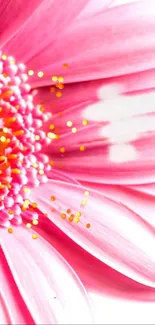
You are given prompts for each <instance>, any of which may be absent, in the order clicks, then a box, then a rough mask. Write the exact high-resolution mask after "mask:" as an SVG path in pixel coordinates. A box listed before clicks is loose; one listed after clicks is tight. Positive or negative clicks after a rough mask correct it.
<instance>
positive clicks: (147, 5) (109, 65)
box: [28, 0, 155, 86]
mask: <svg viewBox="0 0 155 325" xmlns="http://www.w3.org/2000/svg"><path fill="white" fill-rule="evenodd" d="M154 28H155V2H154V0H148V1H138V2H135V3H130V4H127V5H122V6H116V7H113V8H110V9H108V10H102V11H101V13H100V14H98V15H95V16H94V17H92V18H91V19H86V20H82V22H81V20H79V21H75V24H74V25H72V26H71V28H68V29H66V30H64V33H63V34H62V35H60V37H59V38H57V39H56V41H55V43H54V44H53V43H52V44H51V45H50V44H49V43H48V45H47V47H46V48H44V51H42V52H39V53H38V54H37V53H36V54H37V55H36V57H33V58H30V61H29V62H28V63H29V67H30V68H34V69H36V68H37V66H38V62H40V69H43V71H44V73H45V77H44V78H42V79H40V81H39V83H38V79H37V78H36V77H34V79H32V84H33V86H35V85H38V84H40V85H49V84H50V83H51V82H50V78H51V73H52V74H53V75H56V76H59V75H62V74H63V76H64V78H65V82H66V83H68V82H73V81H74V82H75V81H85V80H93V79H101V78H109V77H116V76H119V75H121V76H123V75H125V74H133V73H137V72H140V71H146V70H149V69H154V58H155V55H154V53H155V37H154ZM120 49H121V50H120ZM31 57H32V55H31ZM51 58H52V60H51ZM94 62H95V64H94ZM64 63H67V64H68V69H63V68H62V66H63V64H64Z"/></svg>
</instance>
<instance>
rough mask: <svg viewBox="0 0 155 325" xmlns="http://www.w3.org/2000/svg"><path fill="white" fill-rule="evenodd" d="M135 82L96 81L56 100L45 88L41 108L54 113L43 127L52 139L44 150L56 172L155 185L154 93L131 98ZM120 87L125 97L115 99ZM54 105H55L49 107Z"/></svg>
mask: <svg viewBox="0 0 155 325" xmlns="http://www.w3.org/2000/svg"><path fill="white" fill-rule="evenodd" d="M144 79H145V77H144ZM144 79H143V80H144ZM137 80H138V79H136V80H135V81H136V82H135V83H133V84H130V83H128V82H129V79H128V77H127V78H126V77H124V83H116V84H115V85H114V84H110V83H107V84H104V86H103V85H102V81H101V82H100V83H99V82H97V81H96V82H88V83H83V84H81V85H74V86H67V87H65V89H64V93H63V96H62V98H61V99H60V100H58V101H57V100H56V99H55V97H54V96H55V95H54V94H53V93H50V91H49V90H48V88H46V90H44V91H39V92H38V99H39V98H40V100H41V103H43V104H44V106H45V109H47V110H50V111H52V112H53V116H52V119H51V121H50V122H49V124H48V125H47V124H46V125H44V128H45V131H46V132H47V133H48V132H53V136H54V137H55V138H53V141H52V143H51V146H49V148H48V149H47V148H46V150H47V152H48V153H49V155H50V157H51V160H52V161H54V168H59V167H58V166H63V171H64V172H65V173H70V175H71V176H72V177H75V178H77V179H78V180H82V181H84V180H85V181H88V182H89V181H94V182H98V183H107V184H127V185H129V184H131V185H132V184H143V183H149V182H154V181H155V176H154V166H155V160H154V157H155V149H154V148H155V147H154V136H155V110H154V105H153V103H154V99H155V92H154V90H152V91H151V90H150V91H145V92H137V93H135V94H134V95H133V93H131V90H132V91H133V90H136V85H137ZM152 81H153V80H152ZM100 85H101V87H100ZM76 87H77V88H76ZM124 87H125V90H129V89H130V90H129V93H128V94H120V95H117V92H118V91H120V90H121V89H122V90H123V89H124ZM131 87H132V88H131ZM141 87H143V86H142V85H141ZM119 89H120V90H119ZM139 90H140V88H139ZM89 94H90V98H89ZM50 98H51V101H50ZM99 98H100V99H101V100H100V101H99ZM47 101H48V103H49V104H48V105H47ZM52 102H54V103H53V104H54V105H56V107H53V106H52V108H51V107H50V104H51V103H52ZM94 111H95V114H94ZM68 123H69V124H68ZM50 125H52V127H54V130H53V131H50ZM61 148H64V149H63V150H64V151H63V152H61ZM62 153H63V154H62ZM97 158H98V159H97Z"/></svg>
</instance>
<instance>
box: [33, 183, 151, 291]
mask: <svg viewBox="0 0 155 325" xmlns="http://www.w3.org/2000/svg"><path fill="white" fill-rule="evenodd" d="M84 191H85V188H84V187H80V186H78V185H71V184H67V183H66V184H65V183H63V182H56V181H51V182H49V183H48V185H46V186H44V185H43V186H42V187H41V188H39V189H36V190H35V191H34V192H33V195H32V199H33V200H34V201H36V202H38V206H39V209H41V210H42V211H46V213H48V217H49V218H50V219H51V220H52V221H53V222H54V223H55V224H56V225H57V226H58V227H59V228H60V229H61V230H63V231H64V232H65V233H66V234H67V235H68V236H69V237H70V238H71V239H73V240H74V241H75V242H76V243H77V244H78V245H80V246H82V247H83V248H84V249H86V250H87V251H88V252H90V253H91V254H92V255H94V256H95V257H97V258H98V259H100V260H101V261H103V262H104V263H106V264H107V265H109V266H111V267H112V268H114V269H115V270H117V271H119V272H121V273H123V274H124V275H126V276H128V277H130V278H132V279H134V280H136V281H138V282H140V283H143V284H145V285H148V286H151V287H154V286H155V272H154V270H155V258H154V248H153V247H154V244H155V232H154V230H153V229H152V227H150V226H149V225H148V224H147V223H146V222H144V221H143V219H142V218H141V217H140V216H138V215H137V214H135V213H134V211H132V210H129V209H128V208H126V207H125V206H123V205H122V204H119V203H115V202H114V201H112V200H109V199H107V198H106V197H105V196H104V195H102V194H100V193H97V192H95V191H93V190H92V191H91V193H90V198H89V197H88V199H87V201H88V203H87V204H86V205H85V206H84V207H83V208H82V207H81V202H82V200H83V199H84V198H85V197H84ZM51 195H54V196H55V197H56V201H55V204H54V208H55V210H56V212H55V213H54V212H53V214H51V208H52V207H53V205H52V204H51V203H50V197H51ZM68 208H69V209H71V211H72V213H73V214H75V213H76V212H77V211H81V214H82V216H81V218H80V222H79V223H78V224H77V223H75V222H72V223H71V222H68V218H66V219H64V220H62V219H61V217H60V216H61V214H62V213H66V210H67V209H68ZM88 223H90V225H91V227H90V228H89V229H88V228H86V224H88ZM133 234H136V236H133ZM144 238H145V241H144Z"/></svg>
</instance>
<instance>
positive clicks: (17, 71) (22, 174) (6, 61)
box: [0, 54, 51, 226]
mask: <svg viewBox="0 0 155 325" xmlns="http://www.w3.org/2000/svg"><path fill="white" fill-rule="evenodd" d="M0 67H1V76H0V83H1V88H0V123H1V124H0V125H1V128H0V146H1V147H0V167H1V170H0V198H1V201H0V204H1V206H0V208H1V215H0V225H3V226H4V225H9V224H10V223H11V224H12V223H13V224H19V223H21V222H22V217H24V215H25V214H26V216H27V218H28V219H34V218H35V219H36V218H37V217H38V215H37V212H36V211H35V207H33V205H32V204H31V202H30V201H29V200H28V198H29V194H30V192H31V189H32V188H34V187H36V186H39V184H41V183H45V182H47V177H46V172H47V171H49V170H50V165H49V164H48V157H47V156H46V155H43V154H42V153H41V150H42V147H43V146H45V145H47V144H49V143H50V139H49V138H48V137H47V136H46V134H45V132H44V131H42V130H41V127H42V125H43V123H44V122H46V121H47V120H48V119H49V117H50V116H51V114H50V113H45V112H43V111H42V108H41V107H39V106H38V107H35V106H34V103H33V94H30V85H29V84H28V83H27V81H28V76H27V74H26V73H25V66H24V64H18V65H17V64H16V63H15V60H14V59H13V58H12V57H8V58H7V56H6V55H5V54H2V55H1V59H0Z"/></svg>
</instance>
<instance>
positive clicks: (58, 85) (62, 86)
mask: <svg viewBox="0 0 155 325" xmlns="http://www.w3.org/2000/svg"><path fill="white" fill-rule="evenodd" d="M56 87H57V88H59V89H61V90H62V89H64V85H63V84H61V83H57V84H56Z"/></svg>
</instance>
